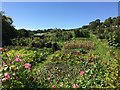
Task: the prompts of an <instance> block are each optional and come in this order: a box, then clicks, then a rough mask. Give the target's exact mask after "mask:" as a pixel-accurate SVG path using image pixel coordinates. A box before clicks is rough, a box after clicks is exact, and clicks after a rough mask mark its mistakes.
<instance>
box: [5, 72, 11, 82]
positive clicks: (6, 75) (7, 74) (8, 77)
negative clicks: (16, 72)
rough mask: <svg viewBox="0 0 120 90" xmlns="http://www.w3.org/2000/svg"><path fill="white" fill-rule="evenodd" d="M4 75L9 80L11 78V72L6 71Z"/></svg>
mask: <svg viewBox="0 0 120 90" xmlns="http://www.w3.org/2000/svg"><path fill="white" fill-rule="evenodd" d="M4 76H5V77H6V78H7V79H8V80H9V79H10V74H9V73H8V72H6V73H4Z"/></svg>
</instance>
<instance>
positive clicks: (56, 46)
mask: <svg viewBox="0 0 120 90" xmlns="http://www.w3.org/2000/svg"><path fill="white" fill-rule="evenodd" d="M52 49H53V51H56V50H60V49H61V48H60V46H59V45H58V44H57V43H53V44H52Z"/></svg>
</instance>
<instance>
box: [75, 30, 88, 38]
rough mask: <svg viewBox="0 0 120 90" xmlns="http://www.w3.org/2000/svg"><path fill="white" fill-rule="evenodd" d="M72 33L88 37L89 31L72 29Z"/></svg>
mask: <svg viewBox="0 0 120 90" xmlns="http://www.w3.org/2000/svg"><path fill="white" fill-rule="evenodd" d="M74 34H75V37H83V38H87V37H90V32H89V31H88V30H86V29H81V30H74Z"/></svg>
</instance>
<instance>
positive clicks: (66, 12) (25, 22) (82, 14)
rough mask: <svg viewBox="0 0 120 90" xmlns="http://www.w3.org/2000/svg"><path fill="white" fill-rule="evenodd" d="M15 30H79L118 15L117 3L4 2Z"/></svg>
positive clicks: (6, 13) (3, 8) (5, 9)
mask: <svg viewBox="0 0 120 90" xmlns="http://www.w3.org/2000/svg"><path fill="white" fill-rule="evenodd" d="M2 10H3V11H4V12H5V15H7V16H10V17H11V18H12V19H13V25H14V26H15V28H17V29H20V28H25V29H30V30H37V29H48V28H61V29H72V28H79V27H81V26H83V25H87V24H89V22H91V21H94V20H96V19H100V20H101V21H104V20H105V19H107V18H108V17H116V16H118V3H117V2H3V3H2Z"/></svg>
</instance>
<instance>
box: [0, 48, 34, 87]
mask: <svg viewBox="0 0 120 90" xmlns="http://www.w3.org/2000/svg"><path fill="white" fill-rule="evenodd" d="M29 54H30V51H29ZM31 57H34V55H28V53H27V54H25V51H24V50H20V51H15V50H11V51H8V52H3V54H2V66H1V71H2V73H1V79H2V88H4V89H6V88H10V89H13V88H35V87H36V81H35V78H33V77H34V76H33V73H32V68H33V64H32V60H31V59H32V58H31Z"/></svg>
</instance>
